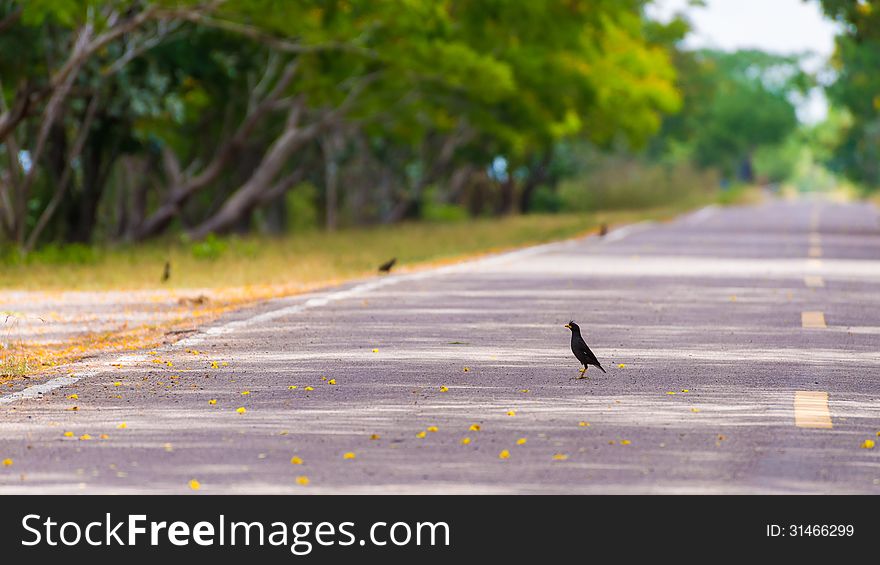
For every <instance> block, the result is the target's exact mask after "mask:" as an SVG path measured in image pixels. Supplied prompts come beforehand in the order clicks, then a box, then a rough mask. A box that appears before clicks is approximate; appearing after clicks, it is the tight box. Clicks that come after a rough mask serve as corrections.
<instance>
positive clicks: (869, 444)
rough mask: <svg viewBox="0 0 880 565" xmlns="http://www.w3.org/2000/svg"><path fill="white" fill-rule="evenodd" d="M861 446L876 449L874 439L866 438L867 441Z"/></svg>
mask: <svg viewBox="0 0 880 565" xmlns="http://www.w3.org/2000/svg"><path fill="white" fill-rule="evenodd" d="M861 447H862V449H874V440H873V439H866V440H865V441H863V442H862V445H861Z"/></svg>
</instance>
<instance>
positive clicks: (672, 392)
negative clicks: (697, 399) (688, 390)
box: [666, 390, 675, 394]
mask: <svg viewBox="0 0 880 565" xmlns="http://www.w3.org/2000/svg"><path fill="white" fill-rule="evenodd" d="M666 394H675V392H674V391H671V390H670V391H669V392H667V393H666Z"/></svg>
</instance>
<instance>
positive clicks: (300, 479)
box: [296, 475, 309, 486]
mask: <svg viewBox="0 0 880 565" xmlns="http://www.w3.org/2000/svg"><path fill="white" fill-rule="evenodd" d="M296 484H298V485H300V486H308V484H309V478H308V477H307V476H305V475H300V476H299V477H297V478H296Z"/></svg>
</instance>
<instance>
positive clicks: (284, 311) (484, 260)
mask: <svg viewBox="0 0 880 565" xmlns="http://www.w3.org/2000/svg"><path fill="white" fill-rule="evenodd" d="M653 225H654V222H640V223H638V224H632V225H629V226H625V227H623V228H620V229H619V230H615V231H613V232H611V233H609V234H608V235H607V236H606V237H605V238H604V239H603V241H602V242H603V243H604V242H607V241H619V240H621V239H623V238H624V237H626V236H628V235H631V234H633V233H636V232H638V231H642V230H645V229H647V228H649V227H651V226H653ZM590 237H594V236H591V235H590V236H585V237H580V238H575V239H568V240H565V241H554V242H551V243H544V244H541V245H533V246H531V247H525V248H523V249H517V250H515V251H507V252H504V253H498V254H495V255H490V256H488V257H481V258H479V259H472V260H469V261H463V262H461V263H457V264H455V265H448V266H446V267H438V268H435V269H428V270H425V271H420V272H417V273H409V274H403V275H388V276H385V277H382V278H380V279H373V280H369V281H366V282H363V283H360V284H357V285H355V286H352V287H351V288H346V289H343V290H336V291H327V292H326V293H324V294H322V295H319V296H314V297H312V298H309V299H308V300H306V301H305V302H303V303H302V304H296V305H293V306H285V307H282V308H278V309H276V310H270V311H268V312H263V313H261V314H256V315H254V316H251V317H250V318H245V319H243V320H235V321H232V322H227V323H225V324H222V325H219V326H213V327H210V328H208V329H206V330H204V331H202V332H199V333H197V334H195V335H193V336H190V337H187V338H184V339H181V340H180V341H176V342H174V343H172V344H170V345H168V346H166V347H163V348H160V349H164V350H172V349H180V348H188V347H192V346H194V345H198V344H200V343H203V342H204V341H205V340H206V339H207V338H209V337H211V336H217V335H225V334H228V333H231V332H233V331H235V330H238V329H242V328H246V327H249V326H254V325H258V324H265V323H266V322H270V321H272V320H275V319H278V318H283V317H285V316H290V315H292V314H297V313H299V312H303V311H305V310H309V309H311V308H319V307H321V306H326V305H327V304H330V303H331V302H337V301H339V300H344V299H346V298H352V297H354V296H360V295H362V294H365V293H367V292H370V291H373V290H376V289H377V288H383V287H386V286H391V285H394V284H397V283H400V282H406V281H418V280H424V279H428V278H432V277H436V276H440V275H447V274H451V273H457V272H463V271H467V270H469V269H473V268H476V267H483V266H487V265H495V264H498V263H505V262H508V261H514V260H516V259H521V258H523V257H529V256H532V255H537V254H540V253H544V252H546V251H550V250H552V249H555V248H558V247H567V246H570V245H573V244H575V243H577V242H579V241H583V240H584V239H588V238H590ZM612 237H614V239H612ZM294 298H295V297H294ZM147 358H148V357H147V356H146V355H144V354H139V353H126V354H125V355H120V356H119V357H117V358H115V359H112V360H111V361H109V362H108V363H107V366H108V367H110V366H112V365H120V364H134V363H137V362H141V361H144V360H146V359H147ZM107 370H108V369H89V370H87V371H83V372H81V373H70V374H69V375H65V376H60V377H55V378H54V379H50V380H48V381H46V382H44V383H41V384H38V385H33V386H29V387H27V388H24V389H22V390H20V391H18V392H13V393H10V394H6V395H3V396H0V405H3V404H12V403H13V402H17V401H19V400H29V399H34V398H40V397H41V396H43V395H44V394H47V393H49V392H51V391H53V390H55V389H57V388H61V387H64V386H68V385H72V384H73V383H75V382H77V381H79V380H82V379H85V378H88V377H93V376H95V375H99V374H101V373H105V372H107Z"/></svg>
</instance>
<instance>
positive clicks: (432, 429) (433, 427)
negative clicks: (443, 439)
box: [428, 426, 439, 432]
mask: <svg viewBox="0 0 880 565" xmlns="http://www.w3.org/2000/svg"><path fill="white" fill-rule="evenodd" d="M438 430H439V428H438V427H437V426H428V431H429V432H436V431H438Z"/></svg>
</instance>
